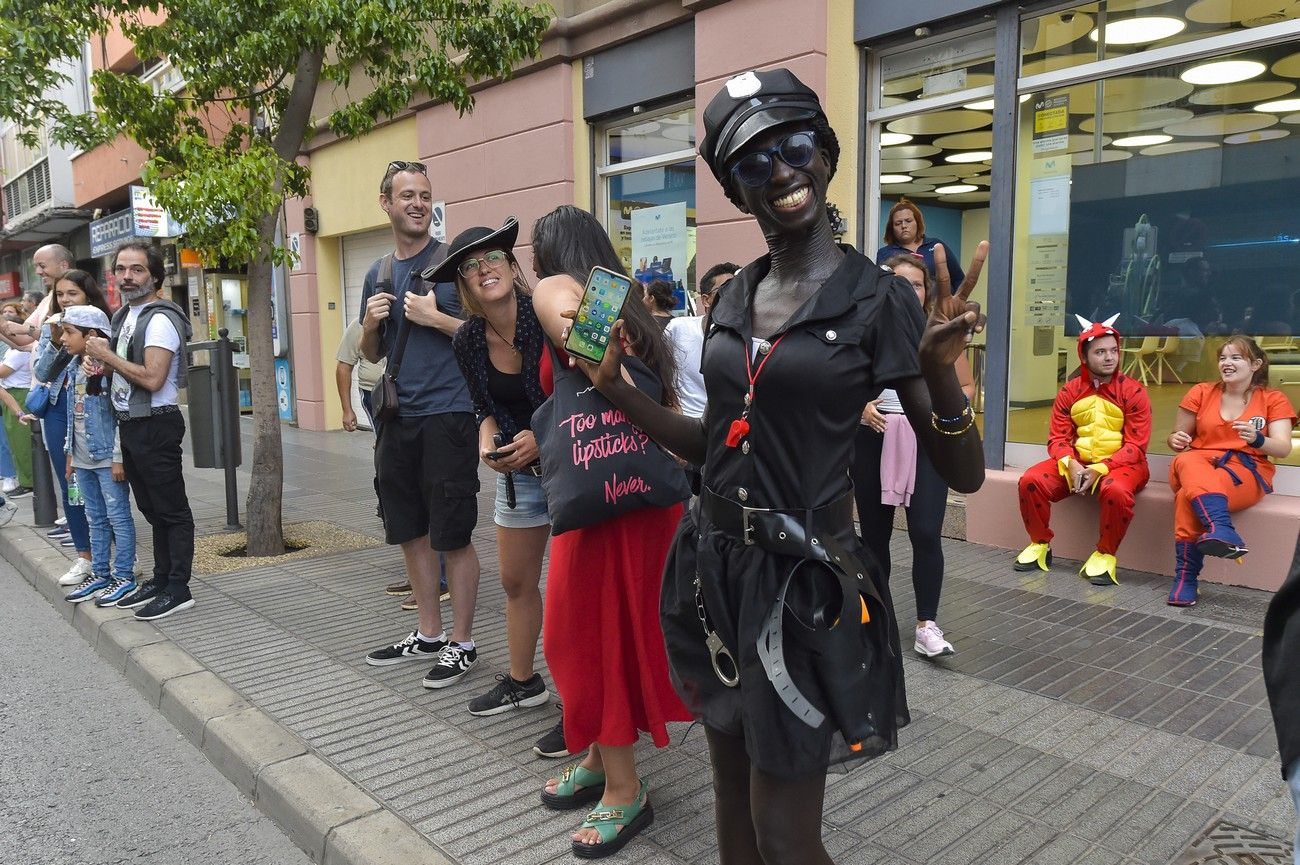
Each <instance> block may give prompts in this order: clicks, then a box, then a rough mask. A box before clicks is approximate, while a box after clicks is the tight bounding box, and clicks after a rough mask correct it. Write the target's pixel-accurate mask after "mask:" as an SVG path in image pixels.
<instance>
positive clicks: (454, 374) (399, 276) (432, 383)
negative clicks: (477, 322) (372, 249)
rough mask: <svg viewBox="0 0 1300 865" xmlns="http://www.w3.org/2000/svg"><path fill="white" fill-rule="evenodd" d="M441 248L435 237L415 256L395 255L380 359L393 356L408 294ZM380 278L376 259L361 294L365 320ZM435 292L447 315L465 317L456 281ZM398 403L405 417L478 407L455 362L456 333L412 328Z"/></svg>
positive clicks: (441, 285)
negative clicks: (390, 304) (445, 333)
mask: <svg viewBox="0 0 1300 865" xmlns="http://www.w3.org/2000/svg"><path fill="white" fill-rule="evenodd" d="M436 248H437V245H436V243H435V242H434V241H433V240H432V239H430V240H429V243H428V244H427V245H425V247H424V249H422V250H420V251H419V252H418V253H416V254H415V255H414V256H412V257H411V258H408V259H405V260H403V259H400V258H394V259H393V291H392V293H393V295H394V297H396V298H397V299H396V300H395V301H393V306H392V309H391V312H390V314H389V318H388V320H387V322H386V323H385V326H384V327H383V328H382V329H381V330H380V332H379V354H380V356H381V357H385V358H387V357H388V356H389V355H390V354H391V352H392V350H393V346H394V345H395V343H396V339H397V332H398V330H399V329H400V327H401V323H402V322H403V321H404V320H405V313H404V311H403V303H402V301H403V298H405V296H406V292H407V290H408V288H409V287H410V285H411V284H412V282H415V283H417V284H418V280H419V273H420V271H422V270H425V269H426V268H428V266H429V264H430V261H431V260H432V258H433V253H434V250H435V249H436ZM378 280H379V262H378V261H376V262H375V263H374V264H372V265H371V266H370V270H369V271H368V272H367V273H366V280H365V283H364V289H363V291H362V293H361V309H360V310H358V313H359V314H360V316H361V317H362V318H364V317H365V310H366V302H367V301H368V300H370V298H371V296H372V295H373V294H374V293H375V283H376V282H377V281H378ZM434 293H435V295H436V296H437V298H438V309H440V310H442V311H443V312H445V313H447V314H448V315H454V316H456V317H457V318H460V317H461V310H460V297H459V296H458V295H457V293H456V286H455V284H454V283H450V282H440V283H438V284H437V285H436V286H435V287H434ZM397 402H398V406H399V408H398V414H399V415H400V416H401V417H424V416H428V415H435V414H449V413H451V412H472V411H473V410H474V405H473V403H472V402H471V401H470V397H469V388H468V387H467V386H466V384H465V378H464V376H462V375H461V374H460V367H459V366H457V364H456V355H455V353H454V352H453V351H452V348H451V337H449V336H444V335H443V334H442V333H441V332H440V331H439V330H437V329H436V328H432V327H421V326H419V325H414V326H412V327H411V335H410V337H409V338H408V339H407V341H406V354H405V355H403V356H402V365H401V368H400V369H399V370H398V373H397Z"/></svg>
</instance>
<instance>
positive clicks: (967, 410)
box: [930, 394, 972, 423]
mask: <svg viewBox="0 0 1300 865" xmlns="http://www.w3.org/2000/svg"><path fill="white" fill-rule="evenodd" d="M962 399H964V400H966V407H965V408H963V409H962V410H961V414H959V415H957V416H956V417H939V415H938V414H937V413H935V412H933V411H932V412H930V415H931V416H932V417H933V418H934V419H935V420H936V421H938V422H939V423H957V422H958V421H960V420H962V418H965V417H969V416H970V415H971V414H972V412H971V410H970V397H968V396H966V395H965V394H962Z"/></svg>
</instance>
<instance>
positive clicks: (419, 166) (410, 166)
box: [384, 159, 429, 177]
mask: <svg viewBox="0 0 1300 865" xmlns="http://www.w3.org/2000/svg"><path fill="white" fill-rule="evenodd" d="M399 171H418V172H420V173H421V174H423V175H424V176H425V177H428V176H429V169H428V168H426V167H425V165H424V163H423V162H407V161H405V160H403V159H394V160H393V161H392V162H390V163H388V170H387V171H386V172H384V173H385V174H386V175H393V174H396V173H397V172H399Z"/></svg>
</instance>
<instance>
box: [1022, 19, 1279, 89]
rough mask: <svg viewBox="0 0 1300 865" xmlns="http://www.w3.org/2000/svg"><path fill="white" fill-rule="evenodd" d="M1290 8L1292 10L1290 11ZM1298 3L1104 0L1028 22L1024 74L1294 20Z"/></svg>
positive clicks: (1068, 66)
mask: <svg viewBox="0 0 1300 865" xmlns="http://www.w3.org/2000/svg"><path fill="white" fill-rule="evenodd" d="M1288 9H1290V12H1288ZM1294 15H1295V4H1294V0H1172V2H1171V0H1101V2H1098V3H1084V4H1081V5H1079V6H1074V7H1072V8H1070V9H1066V10H1063V11H1059V12H1051V13H1048V14H1046V15H1038V16H1035V17H1032V18H1028V19H1026V20H1025V21H1024V23H1023V25H1022V27H1021V31H1020V47H1021V51H1020V54H1021V57H1022V66H1021V74H1022V75H1026V76H1029V75H1039V74H1041V73H1044V72H1055V71H1059V70H1061V69H1069V68H1070V67H1073V66H1080V65H1082V64H1084V63H1092V62H1095V61H1097V60H1112V59H1115V58H1118V57H1128V56H1130V55H1133V54H1137V53H1140V52H1143V51H1150V50H1152V49H1154V48H1164V47H1167V46H1170V45H1177V44H1180V43H1183V42H1190V41H1193V40H1196V39H1203V38H1205V37H1208V36H1219V35H1222V34H1225V33H1233V32H1240V31H1243V30H1246V29H1249V28H1253V27H1259V26H1261V25H1264V24H1274V23H1277V22H1279V21H1284V20H1286V19H1287V18H1288V17H1294Z"/></svg>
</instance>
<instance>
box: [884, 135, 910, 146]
mask: <svg viewBox="0 0 1300 865" xmlns="http://www.w3.org/2000/svg"><path fill="white" fill-rule="evenodd" d="M911 140H912V136H910V135H908V134H907V133H906V132H882V133H880V146H881V147H889V146H890V145H893V144H906V143H907V142H909V141H911Z"/></svg>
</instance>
